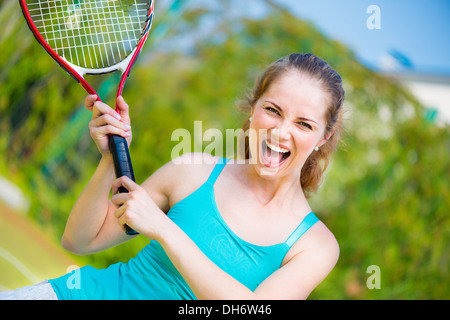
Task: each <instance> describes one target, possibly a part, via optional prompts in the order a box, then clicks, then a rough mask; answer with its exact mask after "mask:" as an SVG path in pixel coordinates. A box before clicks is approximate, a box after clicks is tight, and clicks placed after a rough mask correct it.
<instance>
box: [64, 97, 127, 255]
mask: <svg viewBox="0 0 450 320" xmlns="http://www.w3.org/2000/svg"><path fill="white" fill-rule="evenodd" d="M117 102H118V106H119V109H120V115H118V114H117V113H116V112H115V111H114V110H113V109H112V108H110V107H109V106H107V105H106V104H104V103H102V102H100V101H96V96H95V95H90V96H88V97H87V98H86V100H85V106H86V108H87V109H89V110H90V111H92V120H91V122H90V123H89V128H90V133H91V137H92V139H93V140H94V142H95V143H96V145H97V148H98V149H99V151H100V153H101V154H102V158H101V160H100V163H99V165H98V167H97V169H96V171H95V173H94V175H93V176H92V178H91V180H90V181H89V183H88V184H87V186H86V187H85V189H84V190H83V192H82V193H81V195H80V196H79V197H78V199H77V201H76V203H75V205H74V206H73V208H72V211H71V213H70V216H69V218H68V221H67V224H66V229H65V231H64V235H63V237H62V240H61V242H62V245H63V247H65V248H66V249H68V250H69V251H72V252H74V253H77V254H87V253H92V252H96V251H100V250H102V249H105V248H107V247H111V246H113V245H116V244H118V243H121V242H123V241H126V240H128V239H131V237H129V236H126V235H125V234H124V232H123V231H122V230H120V226H119V225H118V224H117V222H116V221H114V220H115V219H114V211H115V210H116V208H115V207H114V205H113V204H112V203H111V202H110V201H109V200H108V198H109V194H110V191H111V184H112V182H113V181H114V179H115V176H114V167H113V160H112V156H111V153H110V151H109V141H108V135H109V134H111V133H113V134H119V135H122V136H123V137H125V138H127V140H128V143H131V130H130V126H129V125H130V120H129V116H128V105H127V104H126V103H125V101H124V100H123V99H122V98H121V97H119V98H118V101H117Z"/></svg>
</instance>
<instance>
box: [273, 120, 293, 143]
mask: <svg viewBox="0 0 450 320" xmlns="http://www.w3.org/2000/svg"><path fill="white" fill-rule="evenodd" d="M289 130H290V129H289V124H288V123H286V121H282V122H280V123H279V124H278V125H277V127H276V128H275V129H273V130H272V134H273V135H274V137H275V138H276V139H277V140H278V141H284V140H288V139H289V136H290V135H289Z"/></svg>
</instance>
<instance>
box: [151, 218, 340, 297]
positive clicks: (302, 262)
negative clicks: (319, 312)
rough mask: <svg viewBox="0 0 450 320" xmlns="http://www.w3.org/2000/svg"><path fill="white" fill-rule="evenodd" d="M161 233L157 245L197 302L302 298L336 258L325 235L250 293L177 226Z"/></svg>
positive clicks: (333, 243)
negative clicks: (200, 300)
mask: <svg viewBox="0 0 450 320" xmlns="http://www.w3.org/2000/svg"><path fill="white" fill-rule="evenodd" d="M164 230H165V231H164V233H163V234H162V235H161V236H160V238H159V239H158V242H159V243H160V244H161V245H162V247H163V248H164V250H165V252H166V254H167V255H168V257H169V258H170V260H171V261H172V263H173V264H174V265H175V267H176V268H177V270H178V271H179V272H180V274H181V275H182V276H183V278H184V279H185V281H186V282H187V283H188V285H189V287H190V288H191V290H192V291H193V293H194V294H195V296H196V297H197V298H198V299H213V300H274V299H283V300H287V299H306V298H307V297H308V295H309V294H310V293H311V291H312V290H313V289H314V288H315V287H316V286H317V285H318V284H319V283H320V282H322V280H323V279H325V277H326V276H327V275H328V273H329V272H330V271H331V270H332V269H333V267H334V266H335V264H336V262H337V258H338V256H339V248H338V246H337V242H336V240H335V239H334V236H333V235H332V234H331V233H329V232H328V233H327V232H325V233H323V234H322V235H320V236H319V238H320V239H316V240H317V241H318V242H319V243H316V245H314V246H313V247H310V248H308V249H307V250H304V251H302V252H299V253H298V254H296V255H295V256H294V257H293V258H292V259H291V260H290V261H289V262H287V263H285V264H284V266H283V267H281V268H280V269H278V270H277V271H275V272H274V273H273V274H272V275H271V276H269V277H268V278H267V279H266V280H264V281H263V282H262V283H261V284H260V285H259V286H258V288H256V290H255V291H254V292H252V291H251V290H249V289H248V288H247V287H246V286H244V285H243V284H241V283H240V282H238V281H237V280H236V279H234V278H233V277H231V276H230V275H229V274H227V273H226V272H224V271H223V270H222V269H220V268H219V267H218V266H216V265H215V264H214V263H213V262H212V261H211V260H209V259H208V258H207V257H206V256H205V255H204V254H203V252H201V250H200V249H199V248H198V247H197V246H196V245H195V243H194V242H193V241H192V240H191V239H190V238H189V237H188V236H187V235H186V234H185V233H184V232H183V231H182V230H181V229H179V228H178V226H176V225H175V224H173V223H172V224H170V223H168V224H167V227H166V228H165V229H164ZM311 231H312V230H311ZM315 238H316V237H315Z"/></svg>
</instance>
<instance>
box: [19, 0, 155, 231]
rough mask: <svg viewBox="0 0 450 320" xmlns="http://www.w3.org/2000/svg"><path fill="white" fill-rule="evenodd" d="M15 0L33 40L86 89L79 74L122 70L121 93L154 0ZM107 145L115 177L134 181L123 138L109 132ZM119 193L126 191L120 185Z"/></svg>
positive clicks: (143, 37)
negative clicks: (17, 0) (18, 3)
mask: <svg viewBox="0 0 450 320" xmlns="http://www.w3.org/2000/svg"><path fill="white" fill-rule="evenodd" d="M19 2H20V6H21V7H22V12H23V15H24V17H25V19H26V21H27V24H28V26H29V28H30V30H31V31H32V32H33V34H34V36H35V38H36V40H37V41H38V42H39V43H40V44H41V46H42V47H43V48H44V49H45V51H46V52H47V53H48V54H49V55H50V56H51V57H52V58H53V59H54V60H55V61H56V62H57V63H58V64H59V65H60V66H61V67H62V68H63V69H64V70H65V71H66V72H67V73H69V74H70V75H71V76H72V77H73V78H74V79H75V80H76V81H77V82H78V83H79V84H80V85H81V86H82V87H83V88H84V89H85V90H86V91H87V92H88V93H89V94H95V95H97V93H96V92H95V91H94V89H93V88H92V87H91V86H90V85H89V84H88V83H87V82H86V80H85V79H84V75H98V74H104V73H109V72H114V71H120V72H121V73H122V77H121V80H120V83H119V87H118V90H117V95H116V97H118V96H120V95H121V94H122V90H123V87H124V85H125V81H126V79H127V77H128V76H129V75H130V71H131V69H132V67H133V65H134V63H135V62H136V59H137V57H138V55H139V53H140V52H141V50H142V47H143V45H144V43H145V41H146V39H147V36H148V32H149V30H150V27H151V24H152V20H153V4H154V1H153V0H19ZM97 97H98V95H97ZM98 100H100V98H98ZM116 111H117V112H118V111H119V109H118V107H117V104H116ZM109 147H110V150H111V154H112V157H113V160H114V169H115V173H116V176H117V177H121V176H124V175H125V176H128V177H129V178H130V179H132V180H133V181H135V178H134V173H133V167H132V164H131V159H130V154H129V150H128V144H127V141H126V140H125V138H123V137H121V136H118V135H110V137H109ZM119 192H128V191H127V190H126V189H125V188H123V187H122V188H121V189H120V190H119ZM125 229H126V233H127V234H129V235H133V234H137V232H136V231H134V230H132V229H131V228H130V227H128V226H125Z"/></svg>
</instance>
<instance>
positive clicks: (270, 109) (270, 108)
mask: <svg viewBox="0 0 450 320" xmlns="http://www.w3.org/2000/svg"><path fill="white" fill-rule="evenodd" d="M266 110H268V111H270V112H272V113H275V114H277V115H280V112H278V110H277V109H275V108H272V107H267V108H266Z"/></svg>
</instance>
